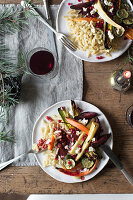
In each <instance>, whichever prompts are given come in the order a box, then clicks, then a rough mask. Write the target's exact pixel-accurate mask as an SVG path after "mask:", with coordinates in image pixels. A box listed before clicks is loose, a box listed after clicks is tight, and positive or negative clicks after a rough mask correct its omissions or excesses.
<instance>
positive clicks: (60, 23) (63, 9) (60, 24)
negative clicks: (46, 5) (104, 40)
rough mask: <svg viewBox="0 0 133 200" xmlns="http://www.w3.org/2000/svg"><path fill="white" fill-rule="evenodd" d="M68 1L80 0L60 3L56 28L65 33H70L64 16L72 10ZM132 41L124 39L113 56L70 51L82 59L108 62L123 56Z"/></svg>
mask: <svg viewBox="0 0 133 200" xmlns="http://www.w3.org/2000/svg"><path fill="white" fill-rule="evenodd" d="M127 2H128V3H129V4H130V6H131V8H132V10H133V5H132V4H131V2H130V0H127ZM68 3H72V4H77V3H78V0H63V1H62V3H61V4H60V7H59V10H58V14H57V21H56V28H57V31H58V32H61V33H64V34H65V35H69V31H68V28H67V25H66V20H65V19H64V18H63V17H64V16H66V15H67V12H68V11H69V10H70V6H68ZM131 43H132V41H131V40H129V39H128V40H124V39H123V40H122V42H121V44H120V46H119V47H118V50H117V51H116V52H112V53H111V55H112V56H111V57H108V56H106V55H104V54H102V56H103V57H104V58H103V59H100V60H98V59H96V55H93V56H91V57H89V58H88V57H87V52H84V51H81V50H77V51H76V52H73V51H70V50H69V49H68V51H69V52H71V53H72V54H73V55H75V56H76V57H78V58H80V59H81V60H84V61H88V62H106V61H110V60H113V59H115V58H118V57H119V56H121V55H122V54H123V53H124V52H125V51H126V50H127V49H128V48H129V46H130V45H131Z"/></svg>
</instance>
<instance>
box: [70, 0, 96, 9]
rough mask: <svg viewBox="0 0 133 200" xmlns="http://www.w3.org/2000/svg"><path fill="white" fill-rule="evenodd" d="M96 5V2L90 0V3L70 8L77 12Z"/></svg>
mask: <svg viewBox="0 0 133 200" xmlns="http://www.w3.org/2000/svg"><path fill="white" fill-rule="evenodd" d="M94 3H95V2H94V0H90V1H89V2H86V3H78V4H76V5H72V6H70V8H71V9H75V10H80V9H82V8H87V7H90V6H91V5H92V4H94Z"/></svg>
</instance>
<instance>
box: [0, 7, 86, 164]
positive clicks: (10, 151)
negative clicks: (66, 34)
mask: <svg viewBox="0 0 133 200" xmlns="http://www.w3.org/2000/svg"><path fill="white" fill-rule="evenodd" d="M3 6H4V7H7V8H8V7H11V6H14V8H16V7H18V8H20V5H0V9H3ZM58 8H59V7H58V6H55V5H54V6H51V11H52V15H53V19H56V15H57V11H58ZM38 9H39V11H40V12H41V13H42V15H45V14H44V13H45V11H44V7H43V6H39V7H38ZM53 23H54V25H55V20H53ZM5 43H6V44H7V45H8V46H9V48H10V49H11V50H13V51H15V52H16V54H17V52H18V50H23V51H24V52H29V51H31V50H32V49H34V48H36V47H45V48H47V49H49V50H51V51H52V47H51V44H50V41H49V38H48V29H47V27H46V26H45V25H44V24H42V22H40V21H38V19H37V18H36V17H32V18H30V19H29V25H28V27H27V28H24V29H23V30H22V31H20V32H19V33H18V32H17V33H15V34H14V35H12V36H9V35H8V36H7V35H5ZM56 43H57V49H58V56H59V66H60V71H59V73H58V74H57V75H56V77H54V78H53V79H51V80H49V81H44V82H40V81H38V80H35V79H34V78H33V76H32V75H24V76H23V79H22V91H21V99H20V103H19V104H18V105H17V106H16V107H15V108H11V112H10V119H9V125H8V129H11V130H13V133H12V134H14V135H15V138H16V142H15V143H14V144H9V143H0V162H4V161H7V160H9V159H12V158H14V157H16V156H18V155H20V154H22V153H24V152H27V151H28V150H30V149H31V148H32V129H33V125H34V123H35V121H36V120H37V118H38V117H39V115H40V114H41V113H42V112H43V111H44V110H45V109H46V108H48V107H49V106H51V105H52V104H54V103H56V102H58V101H61V100H66V99H79V100H81V99H82V93H83V66H82V61H81V60H79V59H77V58H76V57H74V56H73V55H72V54H70V53H69V52H68V51H67V50H66V49H65V48H64V47H63V46H62V44H61V43H60V42H58V41H56ZM13 165H16V166H26V165H27V166H30V165H37V162H36V160H35V158H34V155H33V154H32V155H27V156H25V157H23V158H22V159H21V160H19V161H17V162H15V163H13Z"/></svg>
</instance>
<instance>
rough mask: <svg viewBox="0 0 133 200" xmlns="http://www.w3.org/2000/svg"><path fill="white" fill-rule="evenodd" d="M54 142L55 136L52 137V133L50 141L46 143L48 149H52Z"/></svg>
mask: <svg viewBox="0 0 133 200" xmlns="http://www.w3.org/2000/svg"><path fill="white" fill-rule="evenodd" d="M54 142H55V137H54V135H52V136H51V141H50V143H49V144H48V150H52V149H53V146H54Z"/></svg>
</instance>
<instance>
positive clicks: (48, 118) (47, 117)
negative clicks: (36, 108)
mask: <svg viewBox="0 0 133 200" xmlns="http://www.w3.org/2000/svg"><path fill="white" fill-rule="evenodd" d="M45 118H46V119H47V120H48V121H50V122H52V121H53V119H52V118H51V117H49V116H46V117H45Z"/></svg>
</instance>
